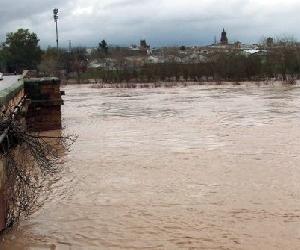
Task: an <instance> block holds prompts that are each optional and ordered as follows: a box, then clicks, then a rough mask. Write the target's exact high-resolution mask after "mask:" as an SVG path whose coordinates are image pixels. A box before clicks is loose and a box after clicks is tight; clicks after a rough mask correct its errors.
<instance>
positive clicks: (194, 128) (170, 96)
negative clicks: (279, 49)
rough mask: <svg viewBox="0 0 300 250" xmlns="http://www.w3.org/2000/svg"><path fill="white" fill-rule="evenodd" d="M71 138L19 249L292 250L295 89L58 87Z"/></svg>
mask: <svg viewBox="0 0 300 250" xmlns="http://www.w3.org/2000/svg"><path fill="white" fill-rule="evenodd" d="M64 90H65V91H66V96H65V97H64V99H65V105H64V107H63V119H64V124H65V129H64V132H65V133H75V134H77V135H78V136H79V139H78V140H77V142H76V144H75V145H73V147H72V150H71V151H70V152H67V153H66V156H65V163H64V166H63V167H64V171H63V173H62V175H63V176H62V179H61V180H60V181H59V182H58V183H57V184H56V185H55V186H54V187H53V190H52V194H51V197H49V200H48V201H47V202H46V203H45V205H44V207H43V208H41V209H40V210H39V211H38V212H37V213H35V214H34V215H32V216H31V217H30V218H29V219H28V220H26V221H22V222H21V223H20V225H19V226H18V227H16V228H14V229H13V230H12V231H11V232H8V233H7V234H6V235H5V236H4V238H3V239H2V242H1V243H0V249H1V250H2V249H3V250H18V249H30V250H31V249H34V250H36V249H42V250H44V249H51V250H54V249H63V250H64V249H300V88H298V87H282V86H277V87H276V86H263V87H258V86H194V87H187V88H179V87H178V88H170V89H163V88H158V89H95V88H91V87H90V86H67V87H64Z"/></svg>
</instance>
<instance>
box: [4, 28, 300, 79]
mask: <svg viewBox="0 0 300 250" xmlns="http://www.w3.org/2000/svg"><path fill="white" fill-rule="evenodd" d="M299 58H300V45H299V43H297V42H296V41H295V40H294V39H292V38H280V39H274V38H272V37H268V38H266V39H263V40H262V41H261V42H260V43H257V44H243V43H241V42H238V41H237V42H233V43H231V42H230V39H229V35H228V34H227V32H226V30H225V29H223V30H220V35H219V39H217V38H215V42H214V43H213V44H210V45H207V46H191V47H188V46H185V45H182V46H177V47H152V46H151V44H148V42H147V41H146V40H145V39H143V40H140V42H139V44H138V45H137V44H132V45H130V46H127V47H124V46H123V47H121V46H111V45H110V44H109V41H106V40H102V41H100V42H99V44H98V46H97V47H94V48H85V47H72V45H71V42H70V44H69V48H67V49H64V48H60V47H59V46H58V41H57V47H56V48H55V47H49V48H47V49H46V50H41V49H40V47H39V39H38V36H37V35H36V34H35V33H31V32H30V31H29V30H27V29H19V30H18V31H17V32H12V33H8V34H7V38H6V42H4V43H3V46H2V47H1V50H0V69H1V71H2V72H5V73H13V72H19V73H21V72H22V71H23V70H25V69H26V70H28V69H29V70H35V71H36V72H37V74H38V75H39V76H57V77H59V78H61V79H63V81H64V82H65V83H91V82H92V83H118V82H127V83H128V82H159V81H162V82H203V81H206V82H207V81H211V82H222V81H233V82H239V81H266V80H270V79H271V80H282V81H284V82H290V83H294V82H295V81H296V80H297V79H298V78H299V75H300V59H299Z"/></svg>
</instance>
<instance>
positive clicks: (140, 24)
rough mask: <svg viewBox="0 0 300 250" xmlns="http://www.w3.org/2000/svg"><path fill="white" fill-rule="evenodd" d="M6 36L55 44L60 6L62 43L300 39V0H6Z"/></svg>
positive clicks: (0, 11) (2, 14)
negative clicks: (26, 34)
mask: <svg viewBox="0 0 300 250" xmlns="http://www.w3.org/2000/svg"><path fill="white" fill-rule="evenodd" d="M0 3H1V8H0V23H1V26H0V40H2V41H3V40H4V39H5V34H6V33H7V32H10V31H16V30H17V29H18V28H21V27H22V28H29V29H30V30H32V31H34V32H36V33H37V34H38V36H39V38H40V40H41V45H42V46H43V47H45V46H48V45H51V46H54V45H55V26H54V22H53V17H52V9H53V8H55V7H56V8H58V9H59V31H60V41H61V45H64V46H66V45H67V44H68V40H72V43H73V44H74V45H81V46H94V45H96V44H97V43H98V42H99V40H100V39H106V40H107V41H108V42H109V43H110V44H120V45H126V44H132V43H138V41H139V40H140V39H141V38H145V39H147V41H148V42H150V43H151V45H153V46H162V45H181V44H186V45H203V44H208V43H212V41H213V38H214V36H215V35H216V36H217V37H218V39H219V34H220V32H221V29H222V28H223V27H224V28H225V29H226V30H227V32H228V38H229V40H230V41H237V40H239V41H242V42H257V41H259V40H260V39H261V38H262V37H263V36H284V35H285V36H294V37H295V38H296V39H299V38H300V29H299V28H298V27H299V22H300V0H64V1H62V0H18V1H14V0H0Z"/></svg>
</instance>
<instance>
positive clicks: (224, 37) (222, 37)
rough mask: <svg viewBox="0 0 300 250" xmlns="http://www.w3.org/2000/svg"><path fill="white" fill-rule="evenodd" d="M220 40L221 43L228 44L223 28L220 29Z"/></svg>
mask: <svg viewBox="0 0 300 250" xmlns="http://www.w3.org/2000/svg"><path fill="white" fill-rule="evenodd" d="M220 42H221V44H228V38H227V33H226V31H225V29H223V31H222V34H221V39H220Z"/></svg>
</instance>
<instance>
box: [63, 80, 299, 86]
mask: <svg viewBox="0 0 300 250" xmlns="http://www.w3.org/2000/svg"><path fill="white" fill-rule="evenodd" d="M77 84H78V85H79V84H90V85H93V87H94V88H172V87H187V86H197V85H211V86H215V85H225V86H236V85H252V86H253V85H256V86H261V85H274V86H280V85H300V80H290V81H281V80H264V81H199V82H194V81H158V82H111V83H108V82H103V81H101V80H97V79H89V80H76V79H69V80H63V81H62V85H77Z"/></svg>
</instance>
